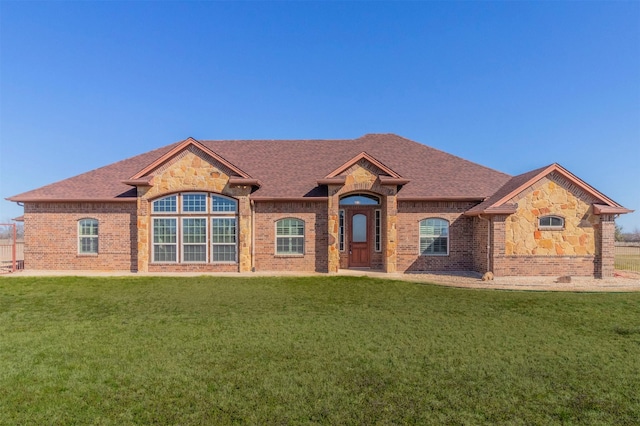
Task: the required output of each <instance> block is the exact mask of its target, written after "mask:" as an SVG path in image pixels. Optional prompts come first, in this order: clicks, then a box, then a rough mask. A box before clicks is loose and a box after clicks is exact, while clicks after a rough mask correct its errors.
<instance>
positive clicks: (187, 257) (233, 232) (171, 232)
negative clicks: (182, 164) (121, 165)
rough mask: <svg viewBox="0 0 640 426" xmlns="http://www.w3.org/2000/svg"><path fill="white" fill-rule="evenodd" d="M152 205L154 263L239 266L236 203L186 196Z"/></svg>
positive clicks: (216, 197)
mask: <svg viewBox="0 0 640 426" xmlns="http://www.w3.org/2000/svg"><path fill="white" fill-rule="evenodd" d="M151 205H152V207H151V211H152V241H153V248H152V251H153V253H152V261H153V262H156V263H166V262H169V263H178V262H183V263H207V262H210V263H235V262H237V258H238V238H237V214H238V202H237V201H236V200H235V199H233V198H229V197H225V196H223V195H219V194H210V193H202V192H185V193H180V194H173V195H168V196H166V197H162V198H159V199H157V200H154V201H153V202H152V203H151Z"/></svg>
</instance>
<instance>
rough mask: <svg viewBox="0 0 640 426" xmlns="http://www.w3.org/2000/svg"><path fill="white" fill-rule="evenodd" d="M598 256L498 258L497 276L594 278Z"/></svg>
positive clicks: (521, 256)
mask: <svg viewBox="0 0 640 426" xmlns="http://www.w3.org/2000/svg"><path fill="white" fill-rule="evenodd" d="M596 263H597V259H596V256H525V255H520V256H498V257H496V258H495V259H494V270H493V273H494V274H495V275H496V276H518V275H520V276H550V277H560V276H563V275H571V276H576V277H577V276H593V275H594V274H595V268H596Z"/></svg>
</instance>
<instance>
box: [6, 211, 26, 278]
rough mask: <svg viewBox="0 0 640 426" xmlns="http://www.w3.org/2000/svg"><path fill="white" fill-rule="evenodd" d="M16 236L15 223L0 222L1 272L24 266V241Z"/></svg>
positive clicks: (12, 270)
mask: <svg viewBox="0 0 640 426" xmlns="http://www.w3.org/2000/svg"><path fill="white" fill-rule="evenodd" d="M16 237H17V234H16V225H15V224H13V223H10V224H7V223H0V273H6V272H14V271H16V270H18V269H23V268H24V241H22V240H17V238H16Z"/></svg>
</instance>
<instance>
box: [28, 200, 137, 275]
mask: <svg viewBox="0 0 640 426" xmlns="http://www.w3.org/2000/svg"><path fill="white" fill-rule="evenodd" d="M24 210H25V213H24V229H25V250H24V264H25V269H34V270H38V269H43V270H104V271H113V270H120V271H121V270H131V271H135V270H136V266H137V251H136V249H135V248H136V247H137V242H136V237H137V231H136V204H135V203H124V202H118V203H25V207H24ZM87 218H91V219H97V220H98V254H97V255H89V254H78V221H79V220H80V219H87Z"/></svg>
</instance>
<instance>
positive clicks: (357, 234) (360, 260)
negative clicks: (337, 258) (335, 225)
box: [349, 210, 371, 268]
mask: <svg viewBox="0 0 640 426" xmlns="http://www.w3.org/2000/svg"><path fill="white" fill-rule="evenodd" d="M369 213H370V212H369V211H368V210H351V211H349V224H350V225H351V226H350V228H351V232H350V235H349V236H350V237H351V238H350V239H349V266H350V267H354V268H363V267H364V268H366V267H369V266H371V247H370V246H369V240H370V236H369V222H370V214H369Z"/></svg>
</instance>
